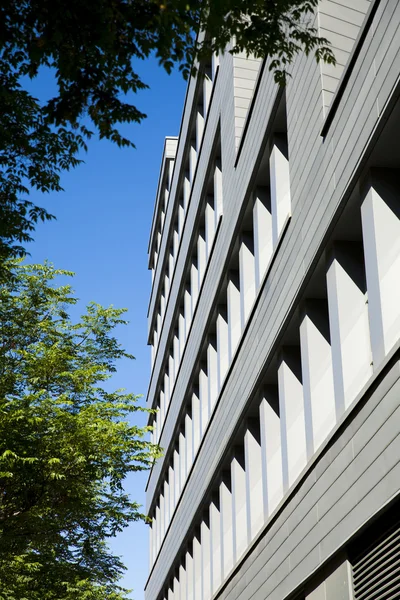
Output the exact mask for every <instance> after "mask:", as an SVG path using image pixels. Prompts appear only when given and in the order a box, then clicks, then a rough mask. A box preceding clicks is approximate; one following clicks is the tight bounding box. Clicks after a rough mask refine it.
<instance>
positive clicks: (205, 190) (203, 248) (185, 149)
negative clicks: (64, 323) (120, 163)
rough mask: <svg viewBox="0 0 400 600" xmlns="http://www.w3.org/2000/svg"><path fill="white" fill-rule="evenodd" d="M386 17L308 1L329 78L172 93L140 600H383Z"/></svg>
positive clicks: (219, 68) (388, 393) (390, 121)
mask: <svg viewBox="0 0 400 600" xmlns="http://www.w3.org/2000/svg"><path fill="white" fill-rule="evenodd" d="M399 23H400V5H399V4H398V3H397V2H392V0H386V1H383V0H381V1H380V2H378V1H375V2H374V1H371V2H370V1H368V0H352V1H350V0H336V1H335V2H333V1H332V0H323V1H322V2H321V3H320V7H319V11H318V15H317V24H318V27H319V29H320V32H321V35H323V36H325V37H327V38H328V39H330V40H331V41H332V45H333V49H334V51H335V54H336V58H337V65H336V66H335V67H333V66H331V65H321V64H317V63H316V62H315V60H313V58H312V57H306V56H304V55H301V56H299V57H298V58H297V60H296V62H295V64H294V65H293V68H292V72H291V74H292V76H291V78H290V80H289V81H288V84H287V87H286V88H285V89H283V88H278V87H277V86H276V84H275V83H274V81H273V76H272V74H271V73H270V71H269V69H268V62H262V61H258V60H254V59H251V58H246V57H243V56H232V55H230V54H229V53H226V54H224V55H223V56H219V57H215V59H214V60H213V61H211V62H210V64H207V65H202V67H201V71H202V74H203V76H199V77H198V78H196V79H192V80H191V81H190V82H189V85H188V90H187V95H186V99H185V104H184V109H183V117H182V124H181V129H180V132H179V136H178V137H177V138H172V137H171V138H166V141H165V147H164V152H163V157H162V163H161V172H160V179H159V185H158V191H157V198H156V205H155V211H154V218H153V224H152V230H151V236H150V244H149V261H150V262H149V267H150V269H151V270H152V276H153V285H152V291H151V297H150V305H149V344H150V345H151V354H152V375H151V381H150V385H149V393H148V405H149V406H150V407H153V408H157V409H158V411H157V413H156V414H155V415H153V416H152V417H151V419H150V423H151V424H152V425H153V427H154V431H153V434H152V437H153V441H155V442H158V443H159V444H160V445H161V446H162V447H163V448H164V456H163V458H161V459H160V460H159V461H158V462H157V463H156V464H155V465H154V467H153V469H152V471H151V473H150V476H149V480H148V484H147V510H148V514H149V515H150V517H151V518H152V523H151V527H150V544H149V545H150V556H149V577H148V580H147V584H146V599H147V600H211V599H217V598H218V599H221V600H222V599H229V600H291V599H293V600H298V599H301V600H303V599H307V600H350V599H353V598H354V599H355V600H361V599H363V600H372V599H375V600H378V599H379V600H383V599H386V600H389V599H396V598H400V566H399V565H400V525H399V522H400V504H399V503H398V501H397V499H398V495H399V491H400V101H399V95H400V78H399V75H400V60H399V51H400V31H399ZM166 133H167V132H166Z"/></svg>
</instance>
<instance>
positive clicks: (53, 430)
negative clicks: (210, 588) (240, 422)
mask: <svg viewBox="0 0 400 600" xmlns="http://www.w3.org/2000/svg"><path fill="white" fill-rule="evenodd" d="M9 269H10V272H11V275H12V278H11V279H10V281H9V282H8V284H7V286H2V287H1V288H0V414H1V418H0V599H1V600H23V599H25V598H27V599H28V598H29V600H50V599H51V600H53V599H54V600H72V599H76V598H80V599H87V600H104V599H106V598H107V599H109V600H122V598H125V597H126V593H125V591H124V590H123V589H122V588H119V587H118V580H119V578H120V576H121V573H122V571H123V569H124V567H123V565H122V563H121V561H120V560H119V558H117V557H115V556H113V555H112V554H111V553H110V551H109V548H108V546H107V539H108V538H110V537H112V536H114V535H115V534H116V533H117V532H119V531H121V530H122V529H123V528H124V527H126V526H127V525H128V524H129V523H130V522H132V521H135V520H138V519H144V518H145V517H144V515H143V514H141V513H140V507H139V506H138V505H137V504H136V503H135V502H133V501H132V500H131V499H130V498H129V496H128V495H127V494H126V492H125V491H124V488H123V483H124V479H125V478H126V476H127V475H128V473H130V472H133V471H138V470H142V469H147V468H149V467H150V466H151V464H152V462H153V460H154V458H156V457H157V456H158V455H159V448H158V447H157V446H154V445H152V444H150V443H149V442H147V441H146V440H145V439H144V435H145V433H146V432H147V431H148V429H149V428H147V427H145V428H142V429H140V428H138V427H136V426H134V425H131V424H129V422H128V420H127V418H128V416H129V415H130V414H131V413H134V412H135V411H137V410H144V409H142V408H140V407H138V405H137V404H136V400H137V397H136V396H134V395H133V394H130V393H127V392H125V391H124V390H116V391H113V392H110V391H108V389H107V387H108V386H107V385H106V381H107V380H108V379H109V378H110V376H111V375H112V373H114V371H115V369H116V366H115V365H116V361H117V360H118V359H120V358H133V357H132V356H131V355H129V354H128V353H127V352H125V350H124V349H123V348H121V346H120V344H119V343H118V342H117V340H116V338H115V337H114V336H113V330H114V328H115V327H116V326H118V325H121V324H125V323H126V321H125V320H124V319H123V313H124V312H125V311H124V309H116V308H113V307H108V308H104V307H102V306H100V305H98V304H95V303H92V304H90V305H89V306H88V307H87V311H86V313H85V314H84V315H83V316H82V317H81V319H80V320H79V321H78V322H77V323H74V322H72V320H71V318H70V316H69V309H70V308H71V307H72V306H73V305H74V304H75V303H76V301H77V300H76V298H75V297H74V295H73V293H72V289H71V287H70V285H68V284H64V285H60V286H58V287H57V286H56V285H54V280H55V279H56V278H57V277H59V276H64V277H66V276H70V275H71V273H68V272H66V271H60V270H56V269H54V268H53V267H52V266H51V265H50V264H44V265H24V264H22V262H21V261H20V260H13V261H12V262H11V264H9Z"/></svg>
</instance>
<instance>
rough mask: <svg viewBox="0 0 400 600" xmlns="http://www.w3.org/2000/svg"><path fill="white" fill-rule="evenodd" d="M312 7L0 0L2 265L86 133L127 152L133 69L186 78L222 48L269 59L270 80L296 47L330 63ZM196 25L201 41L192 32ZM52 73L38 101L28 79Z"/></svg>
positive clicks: (57, 186)
mask: <svg viewBox="0 0 400 600" xmlns="http://www.w3.org/2000/svg"><path fill="white" fill-rule="evenodd" d="M317 4H318V0H251V1H249V0H218V1H215V0H212V1H211V0H209V1H204V0H190V1H188V0H85V1H84V2H82V0H68V1H67V0H21V1H19V2H15V0H3V1H2V2H1V3H0V258H3V259H4V258H5V257H8V256H10V255H11V256H18V255H21V254H23V253H24V245H25V244H26V242H28V241H29V240H30V239H31V236H32V232H33V230H34V228H35V225H36V223H37V222H38V220H40V219H42V220H46V219H50V218H52V217H51V215H50V214H49V213H48V212H47V211H46V210H44V209H43V208H40V207H38V206H36V205H34V204H33V203H31V202H30V201H29V191H30V190H31V189H32V188H33V189H37V190H40V191H43V192H50V191H58V190H61V189H62V188H61V181H60V174H61V172H62V171H63V170H68V169H71V168H73V167H75V166H77V165H78V164H79V162H80V160H81V158H80V157H79V156H78V154H79V151H80V150H84V149H86V144H87V141H88V139H89V138H90V137H91V135H92V134H93V133H97V134H98V135H99V136H100V138H106V139H109V140H112V141H113V142H115V143H117V144H118V145H120V146H132V145H133V142H132V140H129V139H127V138H126V137H124V136H123V135H122V134H121V132H120V130H119V128H118V126H119V124H121V123H132V122H140V121H141V120H142V119H143V118H144V117H145V115H144V114H143V112H141V111H140V110H139V109H138V108H137V107H136V106H135V105H134V104H132V102H131V97H132V93H136V92H138V91H139V90H141V89H144V88H145V87H147V86H146V82H145V81H142V80H141V78H140V77H139V75H138V73H137V70H136V66H135V65H137V61H138V60H143V59H146V58H147V57H149V56H150V55H151V54H155V55H156V56H157V57H158V59H159V61H160V64H161V65H162V66H163V67H164V68H165V69H166V70H167V71H170V70H171V69H172V68H173V66H174V65H178V66H179V69H180V70H181V71H182V73H183V75H184V76H186V77H187V76H189V73H190V72H191V68H192V66H193V65H194V64H195V61H196V60H199V61H200V62H201V61H203V60H205V59H206V58H207V57H209V56H210V55H211V53H213V52H219V51H223V50H224V49H225V48H226V46H227V44H228V43H229V42H230V41H231V40H233V43H232V45H231V47H230V51H231V52H233V53H237V52H241V51H246V52H248V53H251V54H253V55H254V56H256V57H270V58H271V59H272V60H271V62H270V68H271V69H272V70H273V71H274V74H275V78H276V80H277V81H278V82H280V83H282V82H284V81H285V79H286V76H287V73H288V67H289V65H290V64H291V62H292V61H293V59H294V57H295V56H296V54H297V53H298V52H300V51H305V52H307V53H310V52H314V53H315V56H316V58H317V60H320V59H322V60H326V61H329V62H333V61H334V57H333V54H332V51H331V50H330V48H329V45H328V44H327V40H325V39H323V38H320V37H319V36H318V31H317V29H316V28H315V27H314V26H313V12H314V11H315V8H316V6H317ZM200 30H203V31H206V32H207V36H206V37H205V38H204V39H203V38H202V37H200V38H199V37H196V32H198V31H200ZM43 67H48V68H50V69H52V70H53V72H54V77H55V80H56V84H57V93H56V95H55V96H54V97H53V98H51V99H50V100H49V101H46V102H41V101H40V100H39V99H37V98H35V97H33V96H32V94H31V93H30V92H29V79H32V78H34V77H36V76H37V75H38V73H39V72H40V69H41V68H43Z"/></svg>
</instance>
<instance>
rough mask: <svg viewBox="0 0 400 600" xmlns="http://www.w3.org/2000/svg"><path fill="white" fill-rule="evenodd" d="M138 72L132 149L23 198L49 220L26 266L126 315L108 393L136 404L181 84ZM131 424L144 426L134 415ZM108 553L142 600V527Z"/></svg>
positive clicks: (139, 485)
mask: <svg viewBox="0 0 400 600" xmlns="http://www.w3.org/2000/svg"><path fill="white" fill-rule="evenodd" d="M138 71H139V73H140V74H141V76H142V78H143V80H144V81H145V82H146V83H147V84H149V86H150V89H149V90H145V91H143V92H140V93H139V94H138V95H137V96H136V97H135V98H134V101H135V103H136V105H137V106H138V108H139V109H140V110H142V111H143V112H145V113H146V114H147V115H148V118H147V119H146V120H145V121H144V122H143V123H142V124H141V125H131V126H124V128H123V132H124V133H125V134H126V135H127V136H128V137H129V138H130V139H132V140H133V141H134V142H135V144H136V149H135V150H130V149H119V148H117V147H116V146H114V145H113V144H112V143H111V142H107V141H99V140H97V139H94V138H93V139H92V140H91V141H90V142H89V151H88V153H87V154H86V155H84V156H82V158H84V160H85V164H82V165H80V166H79V167H78V168H77V169H75V170H74V171H72V172H70V173H65V174H63V176H62V185H63V187H64V189H65V191H64V192H61V193H58V194H49V195H46V196H43V195H42V194H38V193H32V194H31V200H32V201H33V202H35V203H36V204H38V205H40V206H45V207H46V208H47V209H48V210H49V211H50V212H51V213H52V214H54V215H55V216H56V217H57V220H56V221H53V222H49V223H45V224H41V225H39V226H38V228H37V230H36V233H35V234H34V237H35V241H34V242H33V243H32V244H30V245H29V246H28V251H29V252H30V254H31V256H30V258H29V262H42V261H43V260H45V259H49V260H50V261H52V262H53V263H54V264H55V266H56V267H58V268H63V269H68V270H72V271H74V272H75V273H76V276H75V277H74V280H73V287H74V289H75V290H76V294H77V297H78V298H79V299H80V303H79V306H78V309H82V310H83V309H84V307H85V305H86V304H87V303H88V302H90V301H91V300H94V301H96V302H99V303H101V304H103V305H109V304H114V306H117V307H126V308H128V310H129V312H128V317H127V318H128V319H129V321H130V325H129V327H126V328H121V329H120V330H118V337H119V339H120V341H121V343H122V344H123V345H124V347H125V348H127V349H128V350H129V351H130V352H132V354H134V356H135V357H136V360H135V361H134V362H133V363H132V362H122V363H121V364H120V365H119V369H118V373H117V374H116V376H115V378H113V383H114V384H115V387H125V388H127V389H128V390H129V391H132V392H134V393H137V394H144V395H145V394H146V392H147V386H148V382H149V376H150V351H149V347H148V346H147V306H148V299H149V293H150V284H151V277H150V272H149V271H148V269H147V245H148V238H149V232H150V225H151V219H152V213H153V205H154V200H155V193H156V187H157V181H158V174H159V169H160V160H161V153H162V149H163V143H164V138H165V136H166V135H178V133H179V126H180V120H181V115H182V108H183V102H184V97H185V91H186V82H185V81H183V79H182V76H181V75H180V74H179V73H178V72H174V73H173V74H172V75H170V76H168V75H167V74H166V73H165V72H164V71H163V70H162V69H160V68H159V67H158V65H157V62H156V61H155V60H153V59H149V60H147V61H146V62H143V63H140V64H139V65H138ZM53 86H54V83H53V81H52V77H51V74H50V73H47V74H45V75H44V76H42V77H41V78H39V80H37V81H36V82H34V83H33V90H34V92H35V94H36V95H37V96H38V97H40V98H42V97H47V96H49V95H50V94H51V91H52V89H53ZM143 402H144V399H143ZM138 423H139V424H144V423H145V418H144V417H143V416H142V415H138ZM147 477H148V473H146V472H145V473H137V474H134V475H133V476H132V477H131V478H130V479H129V481H128V482H127V489H128V490H129V491H130V492H131V494H132V497H133V498H134V499H135V500H137V501H138V502H140V503H142V504H144V503H145V496H144V487H145V484H146V481H147ZM112 547H113V550H114V551H115V552H116V553H117V554H119V555H121V556H123V559H124V562H125V564H126V566H127V567H128V571H127V574H126V577H125V579H124V581H123V583H124V585H125V586H126V587H128V588H134V592H133V594H132V598H134V599H135V600H142V599H143V598H144V592H143V587H144V584H145V581H146V578H147V571H148V543H147V528H146V526H144V525H142V524H133V525H132V526H131V527H130V528H129V529H128V530H126V531H125V532H124V533H123V534H121V535H120V536H119V537H118V538H117V539H116V540H115V541H114V542H113V544H112Z"/></svg>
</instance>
